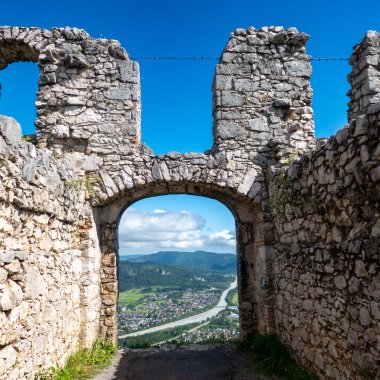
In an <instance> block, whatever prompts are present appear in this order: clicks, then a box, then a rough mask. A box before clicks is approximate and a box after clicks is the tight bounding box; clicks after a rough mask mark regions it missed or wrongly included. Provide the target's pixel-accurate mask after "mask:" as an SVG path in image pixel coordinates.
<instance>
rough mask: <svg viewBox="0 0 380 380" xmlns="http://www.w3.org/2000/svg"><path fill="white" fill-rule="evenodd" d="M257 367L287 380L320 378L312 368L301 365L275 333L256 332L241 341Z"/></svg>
mask: <svg viewBox="0 0 380 380" xmlns="http://www.w3.org/2000/svg"><path fill="white" fill-rule="evenodd" d="M239 348H240V349H241V350H242V351H244V352H246V353H247V355H248V356H249V357H250V358H251V360H252V361H253V362H254V364H255V366H256V368H257V369H258V370H260V371H262V372H263V373H264V374H266V375H269V376H276V378H277V377H278V378H280V379H285V380H318V376H317V375H316V374H315V373H314V372H313V371H312V370H311V369H310V368H306V367H303V366H301V365H299V364H298V363H297V362H296V361H295V360H294V358H293V357H292V355H291V353H290V351H289V350H288V348H287V347H285V346H284V345H283V344H282V343H281V341H280V339H279V338H278V337H277V336H276V335H275V334H264V335H260V334H256V335H253V336H251V337H250V338H248V339H247V340H245V341H244V342H241V343H240V344H239Z"/></svg>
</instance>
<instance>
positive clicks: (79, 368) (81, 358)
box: [35, 340, 116, 380]
mask: <svg viewBox="0 0 380 380" xmlns="http://www.w3.org/2000/svg"><path fill="white" fill-rule="evenodd" d="M115 352H116V347H115V346H113V345H112V344H110V343H108V342H106V341H103V340H96V341H95V342H94V344H93V345H92V347H91V348H83V349H81V350H79V351H77V352H75V353H73V354H71V355H70V356H69V358H68V359H67V362H66V365H65V367H63V368H60V367H57V368H55V367H53V368H51V371H50V372H49V373H44V374H38V375H36V377H35V379H36V380H85V379H91V378H92V377H94V376H95V374H96V373H97V372H98V371H99V370H100V369H102V368H105V367H108V366H109V365H110V364H111V361H112V357H113V355H114V354H115Z"/></svg>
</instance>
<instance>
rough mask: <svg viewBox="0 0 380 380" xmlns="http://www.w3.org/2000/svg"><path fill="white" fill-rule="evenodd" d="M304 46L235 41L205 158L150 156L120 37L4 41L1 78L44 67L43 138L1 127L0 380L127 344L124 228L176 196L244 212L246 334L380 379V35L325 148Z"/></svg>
mask: <svg viewBox="0 0 380 380" xmlns="http://www.w3.org/2000/svg"><path fill="white" fill-rule="evenodd" d="M307 39H308V36H307V35H306V34H304V33H299V32H298V31H297V30H296V29H288V30H284V29H283V28H282V27H271V28H262V29H259V30H256V29H254V28H248V29H246V30H245V29H238V30H236V31H235V32H234V33H232V34H231V37H230V40H229V42H228V44H227V45H226V48H225V50H224V52H223V54H222V57H221V59H220V61H219V63H218V65H217V67H216V73H215V78H214V83H213V115H214V143H213V146H212V148H211V150H210V151H206V152H205V154H200V153H189V154H180V153H169V154H166V155H160V156H155V155H154V154H153V152H152V151H151V150H150V149H149V148H148V147H146V146H144V145H142V144H141V128H140V107H141V106H140V86H139V68H138V64H137V63H136V62H132V61H130V59H129V57H128V54H127V53H126V52H125V51H124V49H122V48H121V47H120V44H119V43H118V42H117V41H114V40H105V39H92V38H90V37H89V36H88V34H87V33H86V32H84V31H82V30H78V29H75V28H53V29H52V30H51V31H48V30H44V29H39V28H17V27H2V28H0V65H1V68H5V67H6V65H7V64H11V63H12V62H17V61H33V62H36V63H37V64H38V66H39V70H40V75H39V91H38V94H37V102H36V106H37V112H38V118H37V121H36V126H37V137H36V142H34V141H33V144H32V143H30V142H27V141H22V139H21V134H20V127H19V126H18V125H17V123H16V122H15V121H14V120H12V119H10V118H5V117H1V118H0V124H1V132H0V133H1V138H0V155H1V165H0V173H1V176H2V181H1V187H2V190H1V194H2V197H1V211H0V212H1V214H0V215H1V218H0V231H1V236H0V238H1V239H2V242H3V247H2V251H1V253H0V258H1V261H0V305H1V306H0V318H1V321H2V323H3V326H4V327H3V328H2V327H0V379H1V378H4V379H5V378H6V379H21V378H33V374H34V373H35V372H38V371H40V370H42V369H46V368H49V367H50V366H51V365H52V364H56V363H58V364H62V362H63V361H64V360H65V358H66V357H67V356H68V354H69V353H70V352H72V351H74V350H76V349H77V348H78V347H80V346H83V345H89V344H90V343H91V342H92V341H93V340H94V339H95V338H96V337H101V338H107V339H111V340H113V341H114V340H115V339H116V335H117V224H118V220H119V217H120V215H121V213H122V211H123V210H124V209H125V208H126V207H128V206H129V205H131V204H132V203H133V202H135V201H136V200H139V199H143V198H145V197H148V196H153V195H163V194H175V193H185V194H195V195H204V196H208V197H211V198H215V199H218V200H220V201H221V202H223V203H224V204H225V205H226V206H227V207H229V208H230V210H231V211H232V212H233V213H234V215H235V218H236V223H237V232H238V236H237V237H238V268H239V269H238V271H239V293H240V310H241V327H242V332H243V335H244V336H245V335H247V334H249V333H250V332H253V331H256V330H258V331H260V332H265V331H276V332H277V333H278V334H279V336H280V337H281V338H282V340H283V341H284V342H285V343H286V344H287V345H289V346H290V347H291V349H292V350H293V351H294V352H295V353H296V354H297V357H298V358H299V359H300V360H301V361H303V362H306V363H309V364H311V365H312V366H313V367H314V368H315V369H316V370H318V371H319V372H320V374H321V375H322V377H323V378H335V379H344V378H350V379H351V378H360V376H359V375H358V371H357V368H356V366H357V365H358V366H359V367H360V368H362V369H364V370H371V369H372V368H373V365H376V364H377V365H378V363H376V358H377V357H378V356H379V355H378V353H379V341H378V340H377V341H376V338H374V336H375V337H376V334H377V335H379V320H378V308H377V306H378V303H379V294H378V293H379V287H378V286H379V271H378V262H379V257H378V256H376V254H377V253H378V251H379V240H378V230H379V225H378V222H377V220H378V216H379V214H378V213H379V207H378V203H376V202H377V200H378V198H379V197H378V195H379V191H378V190H379V189H378V186H379V185H378V184H376V183H377V182H378V177H379V173H378V164H379V159H378V153H379V152H378V150H379V148H378V147H377V144H378V141H379V135H378V114H379V109H378V107H379V99H378V96H379V93H380V91H379V87H378V86H379V35H378V34H376V33H369V34H367V36H366V38H365V39H364V40H363V42H362V44H361V45H359V46H358V47H356V48H355V51H354V55H353V58H352V60H351V61H352V64H353V73H352V75H351V77H350V80H351V83H352V86H353V90H352V93H351V103H350V111H349V115H350V125H349V126H348V127H346V128H344V129H342V130H341V131H339V132H338V133H337V135H336V136H335V137H333V138H331V139H330V140H328V141H327V142H326V143H325V144H321V142H318V143H316V140H315V138H314V126H313V112H312V109H311V107H310V106H311V96H312V90H311V88H310V84H309V79H310V75H311V66H310V57H309V56H307V55H306V51H305V44H306V41H307ZM358 62H359V63H358ZM376 123H377V124H376ZM295 160H296V161H295ZM293 161H295V162H293ZM376 223H377V224H376ZM359 256H360V259H359V258H358V257H359ZM376 261H377V262H376ZM356 272H358V273H359V274H357V273H356ZM262 279H267V280H269V281H268V284H269V286H268V287H265V286H261V280H262ZM350 288H351V290H352V291H350ZM344 315H346V319H344V317H343V316H344ZM37 321H39V323H37ZM366 323H369V324H367V325H366ZM0 326H1V325H0ZM376 355H377V356H376ZM347 373H350V375H347ZM353 376H355V377H353Z"/></svg>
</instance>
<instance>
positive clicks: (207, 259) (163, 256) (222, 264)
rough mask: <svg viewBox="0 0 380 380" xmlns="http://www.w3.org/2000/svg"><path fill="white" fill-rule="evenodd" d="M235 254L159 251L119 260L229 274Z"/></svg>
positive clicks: (232, 269) (235, 263) (234, 271)
mask: <svg viewBox="0 0 380 380" xmlns="http://www.w3.org/2000/svg"><path fill="white" fill-rule="evenodd" d="M236 260H237V259H236V255H235V254H232V253H215V252H205V251H196V252H178V251H160V252H157V253H152V254H149V255H129V256H120V261H121V262H123V261H128V262H131V263H154V264H159V265H170V266H176V267H182V268H184V269H186V270H191V271H194V272H198V273H204V274H207V273H209V274H211V273H218V274H229V273H236V266H237V261H236Z"/></svg>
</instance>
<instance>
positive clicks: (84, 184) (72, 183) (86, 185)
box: [66, 177, 99, 197]
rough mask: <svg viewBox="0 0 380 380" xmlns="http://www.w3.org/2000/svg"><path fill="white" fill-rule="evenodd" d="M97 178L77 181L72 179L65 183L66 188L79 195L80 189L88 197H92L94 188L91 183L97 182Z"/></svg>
mask: <svg viewBox="0 0 380 380" xmlns="http://www.w3.org/2000/svg"><path fill="white" fill-rule="evenodd" d="M98 179H99V177H92V178H91V179H90V178H79V179H72V180H69V181H67V182H66V183H67V186H68V187H69V188H71V189H73V190H74V191H75V192H77V193H79V192H80V191H81V190H82V189H83V190H86V191H87V193H88V194H89V196H90V197H93V196H94V195H95V188H94V185H93V182H94V181H96V180H98Z"/></svg>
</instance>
